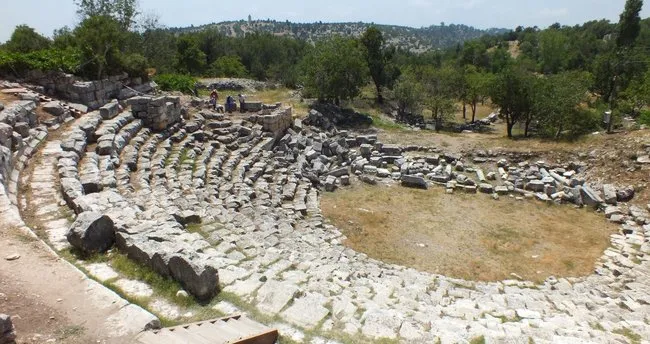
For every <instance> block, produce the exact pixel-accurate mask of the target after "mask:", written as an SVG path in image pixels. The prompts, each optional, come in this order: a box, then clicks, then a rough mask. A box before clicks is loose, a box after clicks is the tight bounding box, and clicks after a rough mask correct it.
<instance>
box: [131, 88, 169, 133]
mask: <svg viewBox="0 0 650 344" xmlns="http://www.w3.org/2000/svg"><path fill="white" fill-rule="evenodd" d="M127 104H128V105H130V106H131V111H132V112H133V116H135V118H139V119H142V122H143V124H144V126H146V127H148V128H151V129H153V130H156V131H161V130H165V129H167V128H168V127H169V126H171V125H172V124H174V123H176V122H179V121H180V120H181V98H180V97H169V96H167V97H155V98H154V97H133V98H130V99H129V100H128V101H127Z"/></svg>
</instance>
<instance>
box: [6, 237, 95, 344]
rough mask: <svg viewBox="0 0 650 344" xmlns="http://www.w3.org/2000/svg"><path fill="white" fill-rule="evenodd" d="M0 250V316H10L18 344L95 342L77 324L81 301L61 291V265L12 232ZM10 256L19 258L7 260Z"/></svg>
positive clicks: (34, 242)
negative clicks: (3, 314)
mask: <svg viewBox="0 0 650 344" xmlns="http://www.w3.org/2000/svg"><path fill="white" fill-rule="evenodd" d="M0 252H1V253H0V254H1V256H0V313H5V314H9V315H10V316H11V317H12V320H13V323H14V326H15V328H16V331H17V334H18V339H17V343H18V344H23V343H24V344H32V343H34V344H36V343H38V344H40V343H64V344H86V343H99V341H97V339H96V338H94V337H93V336H92V334H90V333H88V332H89V331H88V330H87V328H88V324H85V323H84V322H83V321H81V320H80V318H83V315H80V314H76V313H78V312H77V309H80V310H81V309H82V308H83V307H82V306H83V303H84V300H83V297H81V296H80V295H77V297H75V294H74V293H75V292H77V290H65V289H66V282H65V281H66V279H67V278H69V277H70V276H69V274H67V273H65V272H66V270H67V269H69V268H68V267H67V266H64V265H63V264H65V263H63V262H61V261H60V259H59V258H56V257H53V256H52V255H51V254H50V253H49V251H47V249H45V248H44V247H43V244H42V243H41V242H40V241H37V240H34V239H32V238H30V237H28V236H26V235H25V234H22V233H20V232H18V230H15V229H3V231H2V238H0ZM14 253H18V254H19V255H20V258H19V259H17V260H15V261H7V260H5V257H6V256H8V255H10V254H14ZM77 279H78V276H77ZM48 281H49V282H48ZM81 295H83V294H81ZM73 318H76V319H73Z"/></svg>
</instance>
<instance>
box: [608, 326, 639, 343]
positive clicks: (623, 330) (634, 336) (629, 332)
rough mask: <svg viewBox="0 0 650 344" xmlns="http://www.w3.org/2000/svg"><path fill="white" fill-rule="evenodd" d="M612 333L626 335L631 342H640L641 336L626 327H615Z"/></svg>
mask: <svg viewBox="0 0 650 344" xmlns="http://www.w3.org/2000/svg"><path fill="white" fill-rule="evenodd" d="M612 333H615V334H620V335H621V336H624V337H626V338H627V339H629V340H630V342H631V343H632V344H638V343H641V339H642V338H641V336H640V335H639V334H638V333H636V332H634V331H632V330H631V329H629V328H627V327H624V328H621V329H616V330H614V331H612Z"/></svg>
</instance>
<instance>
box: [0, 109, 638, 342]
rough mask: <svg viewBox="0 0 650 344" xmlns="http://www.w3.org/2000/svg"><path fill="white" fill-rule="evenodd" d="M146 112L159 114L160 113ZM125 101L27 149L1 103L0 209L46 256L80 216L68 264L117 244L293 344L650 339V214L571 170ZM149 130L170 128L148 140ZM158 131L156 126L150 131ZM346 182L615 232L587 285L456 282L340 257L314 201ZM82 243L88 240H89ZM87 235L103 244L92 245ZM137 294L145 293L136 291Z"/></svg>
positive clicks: (318, 119) (510, 156) (328, 128)
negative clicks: (253, 315) (465, 198)
mask: <svg viewBox="0 0 650 344" xmlns="http://www.w3.org/2000/svg"><path fill="white" fill-rule="evenodd" d="M156 102H159V103H160V102H161V103H163V105H162V107H163V108H164V109H163V110H162V111H160V112H155V111H157V110H155V109H158V107H157V106H156ZM136 103H137V104H139V105H138V109H139V110H140V111H135V112H132V111H131V110H130V109H131V108H130V107H123V105H126V104H121V105H120V104H118V103H110V104H109V105H107V106H105V107H104V108H102V109H100V110H99V111H95V112H90V113H88V114H84V115H83V116H80V117H78V118H72V117H69V116H68V117H64V118H65V122H66V124H64V125H60V124H58V123H56V122H53V123H49V124H48V125H45V124H40V125H39V124H36V123H33V125H32V126H31V129H29V130H28V131H24V132H23V134H27V135H21V134H18V136H21V138H22V139H21V140H20V142H21V143H22V142H27V144H26V145H24V146H21V144H19V143H18V141H19V140H18V136H16V132H15V131H14V130H15V128H16V126H17V124H18V123H27V124H28V125H29V121H27V122H25V121H18V120H17V119H16V118H15V116H14V119H13V120H8V118H9V116H8V111H13V110H12V109H14V108H15V107H12V106H11V104H7V105H8V106H7V107H6V108H5V109H4V110H3V111H2V113H1V114H0V122H2V123H3V124H0V144H1V145H2V147H0V149H2V152H3V154H4V155H3V157H4V158H3V159H4V160H2V161H3V163H4V164H5V165H11V166H3V177H4V178H3V179H2V182H3V185H5V186H6V187H3V188H2V189H1V191H2V194H3V195H5V196H4V197H5V198H6V200H7V202H8V203H11V204H14V205H19V206H20V208H21V209H23V210H24V211H33V212H35V214H36V216H38V217H39V221H40V222H41V223H42V226H40V228H39V229H38V230H39V231H42V234H43V235H44V236H45V237H46V238H47V240H48V242H49V243H50V244H51V246H52V247H53V248H54V249H55V250H65V249H67V248H69V247H70V242H69V241H68V238H67V237H66V236H67V235H68V231H69V229H70V226H71V225H72V224H71V220H70V219H68V218H67V217H65V216H64V215H62V214H61V212H60V211H59V207H61V206H63V207H67V208H69V209H70V210H72V211H73V212H74V213H75V214H77V216H79V214H86V213H88V214H86V215H83V216H80V218H81V220H83V221H82V222H83V223H78V222H79V221H78V222H77V223H75V225H74V227H75V228H76V229H75V233H76V234H75V239H74V240H73V241H74V242H76V243H77V244H75V246H77V248H79V249H81V250H82V251H84V250H86V251H88V252H93V251H99V252H101V251H103V250H105V247H104V246H105V245H97V243H96V242H93V240H101V241H102V242H104V243H105V242H109V243H112V242H114V245H115V246H116V247H117V248H118V249H119V250H120V251H122V252H124V253H125V254H126V255H127V256H128V257H129V258H130V259H132V260H134V261H136V262H138V263H139V264H144V265H147V266H149V267H151V268H152V269H153V270H154V271H156V272H157V273H159V274H161V275H163V276H168V277H170V278H173V279H174V280H176V281H178V282H179V283H180V284H181V285H182V286H183V288H184V289H185V290H186V291H187V292H188V293H189V294H191V295H193V296H194V297H195V298H197V299H199V300H210V299H211V298H212V297H213V296H214V295H215V294H217V293H218V292H220V291H223V292H228V293H231V294H234V295H237V297H239V298H240V299H241V300H242V302H244V303H245V304H247V305H249V306H250V307H252V308H254V309H256V310H257V312H259V313H261V314H264V315H268V316H271V317H274V319H277V323H274V324H267V325H271V326H276V327H277V328H278V329H279V330H280V332H281V333H282V334H283V335H285V336H287V337H290V338H293V339H294V340H296V341H299V342H301V341H309V342H313V343H328V342H329V343H335V342H344V341H353V342H355V341H373V340H376V339H379V338H389V339H395V340H397V341H399V342H405V343H435V342H436V341H440V342H441V343H467V342H469V341H471V340H473V339H477V338H483V339H485V342H487V343H532V342H534V343H626V342H632V341H634V340H641V339H645V340H648V339H650V325H649V324H650V262H649V260H648V254H650V243H649V242H648V236H650V225H646V223H649V224H650V220H649V219H650V216H649V215H648V212H647V210H646V209H642V208H640V207H637V206H633V205H631V204H628V203H627V202H629V201H630V200H631V199H633V197H634V189H633V188H630V187H625V186H614V185H593V184H590V182H589V180H585V179H584V178H583V177H582V172H583V171H584V168H585V166H584V165H583V164H582V163H580V162H571V161H567V162H563V163H557V162H553V163H551V162H544V161H531V160H530V159H529V158H530V157H529V156H526V154H514V153H507V152H492V151H487V152H484V151H476V152H474V154H473V155H471V156H460V155H455V154H450V153H446V152H445V151H444V150H443V149H440V148H438V147H417V146H399V145H388V144H382V143H381V142H378V140H377V137H376V136H374V135H359V134H356V133H354V132H352V131H344V130H338V129H336V128H335V127H334V126H332V125H331V123H328V120H327V118H325V117H324V116H323V115H322V114H320V113H318V112H316V111H312V112H310V114H309V116H308V117H307V118H305V119H304V120H299V119H296V120H291V121H287V120H286V116H285V115H283V114H279V115H277V116H276V114H275V113H256V114H247V115H242V116H239V115H238V116H233V117H229V116H227V115H225V116H224V115H222V114H215V113H200V114H197V115H194V116H193V117H192V118H191V119H185V120H182V119H180V109H179V105H178V103H177V102H176V101H175V100H174V99H168V100H162V101H161V100H156V99H154V100H152V102H151V104H150V105H149V108H148V111H149V112H148V114H143V112H144V111H147V110H146V106H142V105H141V104H142V100H140V101H137V102H136ZM154 110H155V111H154ZM152 111H153V112H152ZM152 114H153V115H155V116H159V117H164V118H162V119H161V120H160V121H158V122H156V123H153V124H151V123H149V122H150V121H151V117H152ZM274 116H276V117H274ZM269 118H274V119H277V120H278V121H279V122H278V123H279V124H278V123H275V122H274V123H271V124H269V121H270V119H269ZM62 121H63V120H62ZM145 121H146V122H147V125H145ZM160 123H165V124H168V125H165V128H164V129H163V130H153V129H152V128H155V129H161V128H160ZM20 125H21V126H23V127H24V124H20ZM5 128H6V129H7V130H6V133H5V131H3V129H5ZM53 133H56V135H52V134H53ZM7 134H8V135H7ZM14 140H15V142H16V143H15V144H14ZM19 146H20V147H19ZM24 147H28V149H24ZM7 151H8V152H9V153H7ZM407 153H408V154H407ZM28 164H29V165H33V167H34V168H33V169H32V170H30V171H31V172H30V173H27V172H26V171H27V169H25V168H24V167H25V166H26V165H28ZM14 166H15V167H14ZM9 171H11V172H10V173H9V174H6V173H7V172H9ZM19 171H23V173H22V174H19V173H18V172H19ZM352 178H358V179H359V180H360V181H361V182H364V183H369V184H381V183H400V184H402V185H403V186H404V187H417V188H433V187H440V188H445V190H447V192H448V193H457V192H464V193H477V195H476V197H495V198H498V197H509V196H510V195H514V196H515V197H522V198H526V199H529V200H528V201H530V202H555V203H568V204H571V205H584V206H589V207H594V208H597V207H599V208H601V209H602V210H603V213H604V216H607V218H609V220H610V221H612V222H615V223H618V224H620V231H619V233H616V234H613V235H612V236H611V246H610V247H609V248H608V249H607V250H606V251H605V252H604V253H603V255H602V257H601V258H600V259H599V260H598V261H597V262H594V263H595V269H594V272H593V274H590V275H589V276H586V277H580V278H559V279H556V278H553V277H551V278H548V279H547V280H546V281H544V283H541V284H534V283H532V282H526V281H521V280H516V279H512V280H504V281H500V282H489V283H488V282H474V281H467V280H459V279H453V278H449V277H445V276H441V275H435V274H430V273H425V272H420V271H417V270H414V269H410V268H405V267H402V266H397V265H390V264H386V263H383V262H381V261H377V260H374V259H371V258H369V257H367V256H366V255H364V254H362V253H358V252H355V251H354V250H352V249H350V248H348V247H346V246H345V245H344V244H343V242H344V240H345V237H344V236H343V235H342V234H341V232H340V231H339V230H338V229H337V228H335V227H334V226H332V225H329V224H328V223H327V222H326V221H325V220H324V218H323V216H322V214H321V211H320V209H319V197H320V194H321V193H322V192H335V190H336V189H337V188H340V187H345V186H346V185H348V184H349V183H350V179H352ZM12 185H13V186H12ZM18 186H21V187H25V186H29V187H30V189H31V191H30V192H29V194H26V193H21V192H19V191H18V190H19V188H18ZM53 190H54V191H55V192H53ZM480 193H484V194H487V195H489V196H487V195H480ZM566 206H569V205H566ZM3 214H4V213H3ZM2 216H5V215H2ZM106 218H108V220H110V221H107V220H106ZM84 223H85V224H84ZM79 227H86V228H87V231H88V232H87V233H86V234H87V235H86V236H84V232H83V228H79ZM189 227H193V228H196V227H198V228H200V230H199V231H189V230H188V228H189ZM97 228H99V229H97ZM106 228H112V229H113V233H114V235H113V236H111V233H108V234H107V233H106V231H105V230H104V229H106ZM95 230H96V232H92V233H102V235H100V236H99V237H100V238H101V239H97V238H98V237H97V236H93V235H91V231H95ZM80 231H81V232H80ZM84 245H86V246H84ZM88 270H89V271H90V272H91V274H93V273H94V274H96V275H97V276H100V277H98V279H101V276H107V275H108V276H112V274H113V272H112V271H111V269H110V267H108V266H102V265H94V266H92V268H88ZM120 283H123V284H128V283H129V282H128V281H124V282H120ZM130 289H133V288H130ZM135 289H137V290H139V291H140V292H142V293H146V292H147V288H146V286H144V288H139V289H138V288H135ZM148 308H149V309H154V310H156V306H155V305H148ZM232 310H235V311H236V309H232ZM158 311H160V310H158ZM176 316H178V317H180V315H178V314H176ZM325 338H331V339H325ZM346 338H347V339H346Z"/></svg>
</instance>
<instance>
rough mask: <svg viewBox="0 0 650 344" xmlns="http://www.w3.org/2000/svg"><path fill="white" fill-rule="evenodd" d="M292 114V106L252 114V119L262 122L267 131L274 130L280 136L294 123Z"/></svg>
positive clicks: (277, 136)
mask: <svg viewBox="0 0 650 344" xmlns="http://www.w3.org/2000/svg"><path fill="white" fill-rule="evenodd" d="M292 114H293V109H292V108H290V107H288V108H284V109H279V110H275V111H271V110H264V111H263V112H262V114H260V115H254V116H251V121H252V122H256V123H258V124H261V125H262V127H263V128H264V130H265V131H269V132H272V133H273V135H274V136H275V137H276V138H279V137H281V136H283V135H284V133H285V132H286V131H287V129H289V128H290V127H291V125H292V124H293V117H292Z"/></svg>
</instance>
